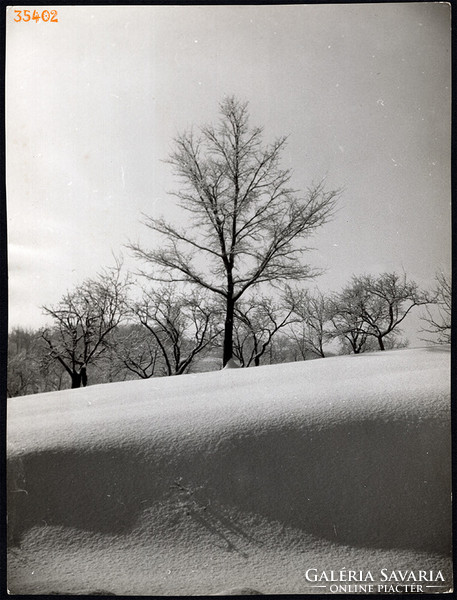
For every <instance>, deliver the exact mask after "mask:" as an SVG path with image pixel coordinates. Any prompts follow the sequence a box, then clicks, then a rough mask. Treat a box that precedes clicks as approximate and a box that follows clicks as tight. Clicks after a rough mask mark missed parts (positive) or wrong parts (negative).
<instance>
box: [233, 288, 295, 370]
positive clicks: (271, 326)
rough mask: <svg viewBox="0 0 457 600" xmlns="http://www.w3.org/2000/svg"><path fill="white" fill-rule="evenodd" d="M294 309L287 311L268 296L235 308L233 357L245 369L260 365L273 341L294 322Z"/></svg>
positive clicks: (239, 304)
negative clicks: (252, 365)
mask: <svg viewBox="0 0 457 600" xmlns="http://www.w3.org/2000/svg"><path fill="white" fill-rule="evenodd" d="M293 318H294V317H293V307H292V306H289V307H288V308H285V309H284V308H283V307H282V306H281V305H279V304H278V303H275V302H274V301H273V300H272V299H271V298H268V297H266V296H261V297H252V298H251V299H250V300H249V301H247V302H238V304H237V305H236V307H235V327H234V340H233V355H234V357H235V358H236V359H237V360H238V361H239V363H240V365H241V366H242V367H249V366H250V365H251V364H254V365H255V366H259V365H260V360H261V358H262V356H264V354H265V351H266V350H267V348H268V347H269V346H270V344H271V342H272V340H273V337H274V336H275V335H276V334H277V333H278V332H279V331H280V330H281V329H283V328H284V327H285V326H286V325H288V324H289V323H290V322H291V321H292V320H293Z"/></svg>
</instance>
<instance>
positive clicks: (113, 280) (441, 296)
mask: <svg viewBox="0 0 457 600" xmlns="http://www.w3.org/2000/svg"><path fill="white" fill-rule="evenodd" d="M262 135H263V131H262V129H261V128H259V127H251V126H250V125H249V115H248V111H247V103H242V102H240V101H238V100H236V99H235V98H233V97H231V98H226V99H225V100H224V101H223V102H222V103H221V104H220V120H219V123H218V124H217V126H212V125H207V126H203V127H201V128H200V129H199V132H198V133H195V131H194V130H192V131H190V132H187V133H183V134H181V135H179V136H178V137H177V138H176V139H175V140H174V150H173V151H172V153H171V155H170V157H169V160H168V162H169V164H170V165H171V166H172V167H173V169H174V172H175V175H176V176H177V178H178V179H179V181H180V184H181V185H180V189H179V191H178V192H176V194H175V196H176V198H177V200H178V203H179V206H180V207H181V209H182V210H183V211H184V214H185V215H186V216H187V220H186V223H187V224H188V226H186V228H182V227H178V226H175V225H173V224H171V223H168V222H166V221H165V220H164V219H162V218H155V217H151V216H148V215H144V224H145V225H146V227H147V228H148V229H149V230H151V231H152V232H153V233H154V237H155V236H156V235H157V234H158V235H159V237H160V244H159V245H157V247H155V248H152V249H149V248H145V247H143V246H142V245H140V244H139V243H130V244H129V248H130V250H131V252H132V253H133V255H134V256H135V257H136V258H137V259H139V261H140V262H141V264H142V265H144V266H143V268H142V270H141V271H140V275H141V276H142V281H143V282H144V286H143V287H142V288H141V289H138V285H137V284H135V285H134V283H133V278H132V275H131V274H129V273H127V274H124V269H123V264H122V261H120V260H117V261H116V264H115V265H114V267H112V268H110V269H105V270H103V271H102V272H101V273H99V274H98V275H97V276H96V277H95V278H91V279H88V280H86V281H84V282H83V283H82V284H81V285H79V286H77V287H76V288H75V289H74V290H73V291H71V292H68V293H67V294H65V295H64V296H63V297H62V298H61V300H60V301H59V303H58V304H56V305H55V306H45V307H43V311H44V313H45V314H46V315H47V316H48V317H49V320H50V325H49V327H46V328H43V329H40V330H39V331H29V330H23V329H20V328H16V329H15V330H14V331H12V333H11V334H10V339H9V347H8V395H9V396H18V395H23V394H31V393H36V392H42V391H49V390H60V389H64V388H66V387H72V388H78V387H81V386H86V385H88V384H94V383H105V382H111V381H123V380H127V379H134V378H141V379H148V378H151V377H157V376H165V375H168V376H169V375H181V374H183V373H189V372H191V371H198V370H211V369H216V368H221V367H223V366H225V365H227V364H228V363H229V362H230V361H236V363H238V364H239V366H241V367H250V366H258V365H261V364H272V363H277V362H286V361H294V360H308V359H310V358H318V357H320V358H324V357H325V356H326V355H328V354H329V353H337V352H344V353H348V352H353V353H355V354H358V353H361V352H366V351H371V350H375V349H379V350H381V351H382V350H385V349H388V348H395V347H401V346H403V345H405V343H406V342H405V341H404V340H402V339H401V337H400V333H401V325H402V324H403V322H404V320H405V319H406V318H407V316H408V314H409V313H410V312H411V311H412V310H413V309H414V308H415V307H417V306H425V307H426V312H425V314H424V319H425V322H426V323H427V327H426V328H425V329H424V332H426V333H427V334H429V335H433V336H435V337H438V341H447V340H448V339H449V338H450V282H449V281H448V280H447V279H446V277H445V276H444V275H439V276H437V288H436V289H435V290H434V291H433V292H429V293H426V292H425V291H422V290H420V289H419V288H418V286H417V285H416V283H414V282H413V281H410V280H409V279H408V278H407V277H406V275H405V274H398V273H381V274H379V275H368V274H363V275H357V276H353V278H352V279H351V281H350V282H349V283H348V284H347V285H346V286H345V287H344V288H343V289H342V290H341V291H339V292H335V293H330V294H323V293H322V292H320V291H319V290H318V289H316V288H314V289H312V288H310V287H309V282H311V281H313V280H314V279H315V278H316V277H317V276H318V275H319V274H320V272H319V271H318V270H316V269H314V268H312V267H311V266H310V265H309V264H307V263H306V262H305V261H304V257H305V255H306V252H307V251H308V249H309V248H308V247H307V245H306V240H307V239H308V238H309V237H310V236H311V235H313V234H314V233H315V232H316V231H317V230H318V229H319V228H320V227H321V226H322V225H324V224H325V223H326V222H327V221H328V220H329V219H331V218H332V216H333V213H334V210H335V207H336V204H337V201H338V199H339V196H340V194H341V191H340V190H327V189H326V188H325V186H324V183H323V182H320V183H318V184H313V185H311V186H310V187H309V188H307V189H306V191H305V192H304V193H299V192H298V191H297V190H295V189H294V188H293V187H292V186H291V183H290V181H291V176H292V174H291V172H290V171H289V170H287V169H286V170H284V169H282V168H281V167H280V157H281V153H282V151H283V149H284V147H285V144H286V138H279V139H277V140H275V141H274V142H273V143H271V144H269V145H268V144H264V143H263V140H262ZM433 306H434V307H435V308H433Z"/></svg>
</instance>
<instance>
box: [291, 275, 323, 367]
mask: <svg viewBox="0 0 457 600" xmlns="http://www.w3.org/2000/svg"><path fill="white" fill-rule="evenodd" d="M286 299H287V303H288V304H289V305H290V306H291V307H292V308H293V312H294V314H295V315H296V317H297V319H296V320H295V322H294V323H293V324H292V325H291V327H290V328H289V338H290V339H291V340H293V341H294V342H295V344H296V346H297V348H298V350H299V352H300V354H301V357H302V359H303V360H305V359H306V357H307V355H308V353H309V352H311V353H312V354H313V355H316V356H320V357H321V358H325V350H324V343H325V342H326V341H328V339H329V338H330V335H329V329H328V324H329V320H330V316H329V301H328V299H327V298H326V296H325V295H324V294H323V293H322V292H320V291H319V290H318V289H316V290H314V291H313V292H311V291H309V290H300V289H292V288H290V287H289V288H288V290H287V296H286Z"/></svg>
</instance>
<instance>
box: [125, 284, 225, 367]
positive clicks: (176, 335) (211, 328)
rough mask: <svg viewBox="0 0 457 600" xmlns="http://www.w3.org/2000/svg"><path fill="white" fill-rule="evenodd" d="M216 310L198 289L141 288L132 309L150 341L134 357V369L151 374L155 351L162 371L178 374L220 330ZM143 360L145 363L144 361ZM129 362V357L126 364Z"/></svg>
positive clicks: (131, 362)
mask: <svg viewBox="0 0 457 600" xmlns="http://www.w3.org/2000/svg"><path fill="white" fill-rule="evenodd" d="M216 310H217V309H216V308H215V307H214V306H213V305H211V304H209V303H208V302H207V301H206V300H205V298H204V297H203V295H202V294H201V293H200V292H199V291H198V290H194V291H193V292H192V293H190V294H186V293H184V292H182V293H178V292H177V291H176V290H175V289H174V288H173V287H171V286H165V287H161V288H159V289H156V290H152V291H149V292H147V291H145V292H144V295H143V298H142V300H141V301H140V302H138V303H137V304H136V305H135V306H134V308H133V312H134V314H135V315H136V317H137V318H138V320H139V322H140V323H141V324H142V325H143V327H145V328H146V330H147V331H148V332H149V334H150V336H151V338H152V339H153V340H154V344H151V345H150V347H149V349H148V350H147V351H146V355H144V356H143V357H142V359H141V360H139V359H137V360H136V365H137V372H138V373H139V372H140V370H141V369H143V368H144V369H146V370H145V371H144V374H145V375H146V374H147V373H150V376H152V374H153V373H154V371H155V368H156V365H157V357H158V353H160V356H161V363H162V368H163V369H164V374H166V375H181V374H183V373H186V372H188V370H189V368H190V366H191V364H192V363H193V361H194V359H195V358H196V356H197V355H199V354H201V353H202V352H204V351H205V350H207V349H209V348H211V347H212V345H213V344H214V341H215V339H216V338H217V337H218V336H219V335H220V333H221V329H220V328H219V327H218V324H217V322H216V321H215V319H214V315H215V312H216ZM156 350H158V353H156ZM145 360H146V362H149V366H146V365H145V362H144V361H145ZM140 365H142V366H141V367H140ZM132 366H133V361H132V358H130V368H131V367H132ZM140 376H141V375H140Z"/></svg>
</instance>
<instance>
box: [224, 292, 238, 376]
mask: <svg viewBox="0 0 457 600" xmlns="http://www.w3.org/2000/svg"><path fill="white" fill-rule="evenodd" d="M234 312H235V302H234V301H233V298H232V294H231V293H230V294H228V295H227V309H226V313H225V329H224V355H223V358H222V366H223V367H225V365H226V364H227V363H228V361H229V360H230V359H231V358H232V356H233V317H234Z"/></svg>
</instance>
